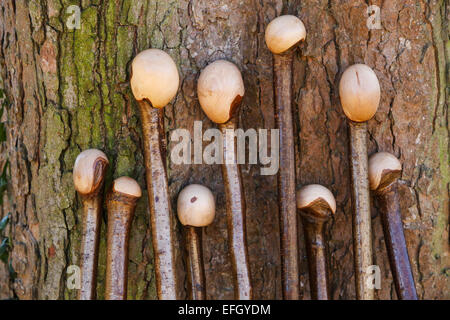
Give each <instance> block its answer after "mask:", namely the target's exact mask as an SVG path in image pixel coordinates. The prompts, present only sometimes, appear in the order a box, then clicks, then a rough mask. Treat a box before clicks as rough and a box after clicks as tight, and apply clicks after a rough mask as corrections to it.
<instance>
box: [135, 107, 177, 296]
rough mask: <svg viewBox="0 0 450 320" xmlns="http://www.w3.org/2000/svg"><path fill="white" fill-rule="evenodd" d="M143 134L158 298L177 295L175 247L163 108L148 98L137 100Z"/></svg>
mask: <svg viewBox="0 0 450 320" xmlns="http://www.w3.org/2000/svg"><path fill="white" fill-rule="evenodd" d="M138 104H139V107H140V111H141V122H142V133H143V136H144V139H143V140H144V160H145V173H146V180H147V192H148V201H149V206H150V221H151V226H152V237H153V252H154V254H155V273H156V289H157V293H158V298H159V299H160V300H175V299H176V298H177V294H176V293H177V278H176V273H175V270H176V268H175V250H174V244H173V238H174V236H173V232H172V227H171V226H172V211H171V206H170V201H169V184H168V181H167V173H166V168H165V161H166V158H165V151H166V146H165V142H164V135H165V132H164V122H163V121H164V114H163V109H155V108H153V107H152V106H151V105H150V104H149V103H148V102H147V101H144V100H141V101H139V102H138Z"/></svg>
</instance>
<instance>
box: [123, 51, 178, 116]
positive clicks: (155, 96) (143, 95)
mask: <svg viewBox="0 0 450 320" xmlns="http://www.w3.org/2000/svg"><path fill="white" fill-rule="evenodd" d="M131 72H132V74H131V80H130V84H131V90H132V91H133V95H134V97H135V98H136V100H138V101H140V100H148V101H149V102H150V103H151V104H152V106H153V107H155V108H163V107H165V106H166V105H167V104H168V103H169V102H170V100H172V99H173V97H175V95H176V93H177V90H178V85H179V83H180V77H179V75H178V69H177V66H176V65H175V62H174V61H173V60H172V58H171V57H170V56H169V55H168V54H167V53H165V52H164V51H162V50H159V49H147V50H144V51H142V52H140V53H139V54H138V55H137V56H136V57H134V59H133V62H132V63H131Z"/></svg>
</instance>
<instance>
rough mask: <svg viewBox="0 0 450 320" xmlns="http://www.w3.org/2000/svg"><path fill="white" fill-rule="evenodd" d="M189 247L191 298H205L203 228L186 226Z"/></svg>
mask: <svg viewBox="0 0 450 320" xmlns="http://www.w3.org/2000/svg"><path fill="white" fill-rule="evenodd" d="M186 242H187V248H188V276H189V287H190V299H192V300H205V298H206V294H205V273H204V269H203V254H202V229H200V228H196V227H191V226H188V227H186Z"/></svg>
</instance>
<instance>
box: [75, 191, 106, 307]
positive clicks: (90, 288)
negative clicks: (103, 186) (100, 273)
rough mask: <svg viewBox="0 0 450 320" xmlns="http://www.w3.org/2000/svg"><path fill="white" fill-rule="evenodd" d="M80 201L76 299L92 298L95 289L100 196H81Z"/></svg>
mask: <svg viewBox="0 0 450 320" xmlns="http://www.w3.org/2000/svg"><path fill="white" fill-rule="evenodd" d="M82 202H83V226H82V228H83V230H82V237H81V238H82V243H81V289H80V291H79V293H78V299H79V300H94V299H95V298H96V290H97V262H98V246H99V239H100V228H101V210H102V197H101V196H100V194H95V195H91V196H82Z"/></svg>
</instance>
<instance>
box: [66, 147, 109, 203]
mask: <svg viewBox="0 0 450 320" xmlns="http://www.w3.org/2000/svg"><path fill="white" fill-rule="evenodd" d="M108 164H109V161H108V158H107V157H106V155H105V154H104V153H103V152H102V151H100V150H97V149H87V150H84V151H83V152H81V153H80V154H79V155H78V157H77V159H76V160H75V164H74V165H73V183H74V185H75V189H76V190H77V191H78V192H79V193H80V194H83V195H87V194H91V193H95V192H97V191H98V189H99V188H100V187H101V185H102V183H103V179H104V176H105V171H106V167H107V166H108Z"/></svg>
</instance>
